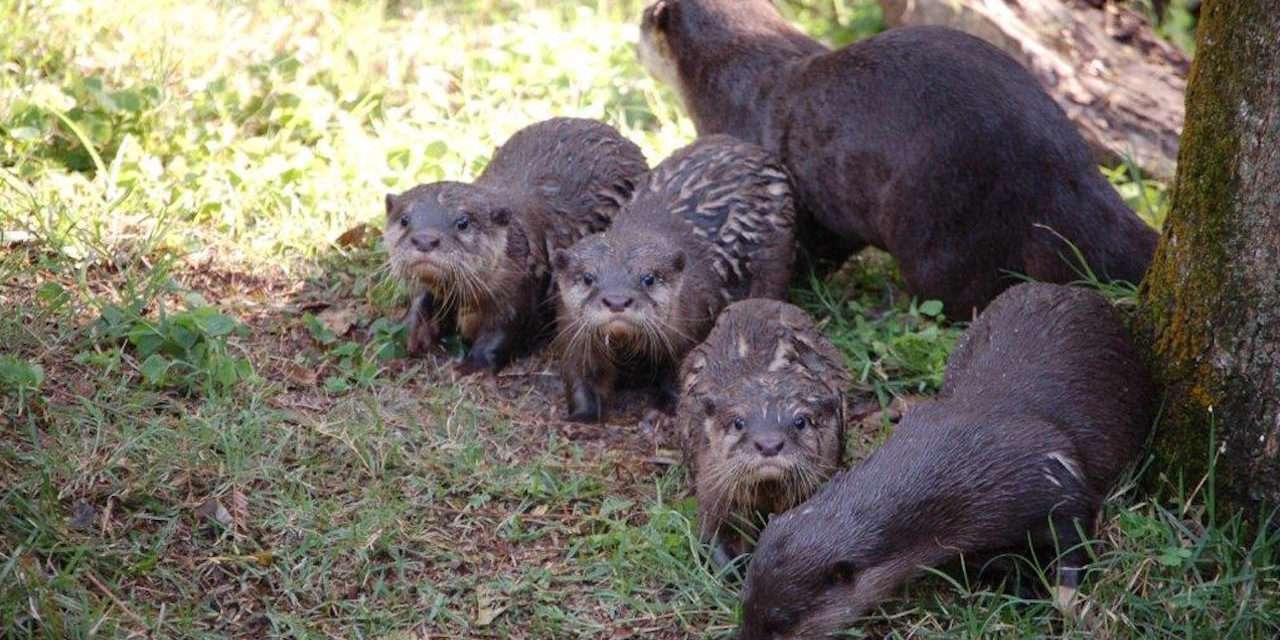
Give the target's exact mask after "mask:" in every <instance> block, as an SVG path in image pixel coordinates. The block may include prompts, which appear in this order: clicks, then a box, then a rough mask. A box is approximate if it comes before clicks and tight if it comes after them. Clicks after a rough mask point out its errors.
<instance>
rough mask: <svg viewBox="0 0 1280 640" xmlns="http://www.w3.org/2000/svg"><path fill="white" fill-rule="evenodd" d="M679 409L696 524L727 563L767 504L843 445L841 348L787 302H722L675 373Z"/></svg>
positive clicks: (817, 472) (777, 501)
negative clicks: (702, 336) (700, 339)
mask: <svg viewBox="0 0 1280 640" xmlns="http://www.w3.org/2000/svg"><path fill="white" fill-rule="evenodd" d="M680 379H681V385H682V389H683V393H682V394H681V396H680V405H679V409H678V410H677V412H676V415H677V420H678V422H679V425H680V431H681V434H682V435H683V437H684V458H685V465H686V466H687V467H688V469H689V481H690V485H692V487H693V489H694V491H695V492H696V493H697V496H698V519H699V531H700V533H701V537H702V540H703V542H706V543H708V544H711V545H712V555H711V558H712V560H713V561H714V562H715V563H716V565H717V566H724V565H725V564H727V563H728V562H729V561H730V560H732V559H733V558H735V557H737V556H739V555H741V554H743V553H745V552H747V551H750V547H749V546H748V545H747V541H746V539H745V538H744V536H743V534H744V533H748V534H750V535H751V537H752V538H754V537H755V532H756V531H757V530H758V528H759V525H760V524H762V523H763V522H764V519H765V518H767V517H768V516H769V514H772V513H781V512H783V511H786V510H787V509H790V508H791V507H793V506H795V505H796V504H799V503H800V502H803V501H804V500H806V499H807V498H808V497H809V495H810V494H812V493H813V492H814V491H815V490H816V489H817V488H818V486H819V485H821V484H822V483H823V482H826V481H827V479H828V478H830V477H831V474H833V473H835V471H836V468H837V467H838V466H839V465H840V464H841V458H842V457H843V453H844V408H845V396H844V390H845V388H846V387H848V385H849V375H848V373H847V372H846V371H845V368H844V357H843V356H842V355H841V354H840V351H839V350H837V349H836V348H835V346H834V345H832V344H831V342H830V341H828V340H827V339H826V338H825V337H824V336H823V335H822V334H821V333H819V332H818V329H817V327H815V326H814V324H813V320H811V319H810V318H809V315H808V314H806V313H805V312H804V311H801V310H800V309H798V308H796V307H794V306H792V305H789V304H787V303H785V302H778V301H774V300H761V299H754V300H744V301H742V302H735V303H733V304H731V305H729V306H728V307H727V308H726V309H725V310H724V311H723V312H722V313H721V314H720V318H719V319H718V320H716V324H715V327H714V328H712V329H711V333H710V334H709V335H708V336H707V339H706V341H705V342H703V343H702V344H700V345H698V346H697V347H696V348H695V349H694V350H693V351H691V352H689V355H688V357H686V358H685V362H684V366H683V367H682V369H681V373H680Z"/></svg>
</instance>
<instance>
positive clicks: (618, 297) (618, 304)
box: [600, 294, 636, 313]
mask: <svg viewBox="0 0 1280 640" xmlns="http://www.w3.org/2000/svg"><path fill="white" fill-rule="evenodd" d="M600 301H601V302H602V303H604V306H605V307H606V308H608V309H609V310H610V311H612V312H614V313H622V312H623V311H626V310H627V309H629V308H631V305H632V304H634V303H635V301H636V299H635V297H634V296H629V295H622V294H608V295H605V296H603V297H601V299H600Z"/></svg>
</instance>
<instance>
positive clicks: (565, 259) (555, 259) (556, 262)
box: [551, 249, 573, 271]
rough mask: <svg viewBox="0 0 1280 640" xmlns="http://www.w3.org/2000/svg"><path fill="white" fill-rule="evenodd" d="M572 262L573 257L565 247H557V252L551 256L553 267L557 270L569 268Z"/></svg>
mask: <svg viewBox="0 0 1280 640" xmlns="http://www.w3.org/2000/svg"><path fill="white" fill-rule="evenodd" d="M570 262H573V257H572V256H570V255H569V252H568V251H565V250H564V249H556V252H555V254H554V255H552V256H551V268H552V269H554V270H556V271H564V270H566V269H568V268H569V263H570Z"/></svg>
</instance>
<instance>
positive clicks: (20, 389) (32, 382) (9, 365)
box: [0, 355, 44, 407]
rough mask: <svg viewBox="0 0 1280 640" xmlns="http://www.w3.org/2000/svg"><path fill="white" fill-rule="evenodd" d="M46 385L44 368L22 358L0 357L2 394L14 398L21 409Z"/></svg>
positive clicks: (0, 387) (0, 390)
mask: <svg viewBox="0 0 1280 640" xmlns="http://www.w3.org/2000/svg"><path fill="white" fill-rule="evenodd" d="M43 384H44V367H41V366H40V365H39V364H36V363H32V362H27V361H26V360H22V359H20V358H16V357H14V356H8V355H0V392H3V393H5V394H9V395H12V396H14V397H15V398H16V399H17V401H18V406H19V407H24V406H26V405H27V404H28V403H29V402H30V400H31V398H32V397H34V396H35V395H36V394H37V393H38V392H39V391H40V386H41V385H43Z"/></svg>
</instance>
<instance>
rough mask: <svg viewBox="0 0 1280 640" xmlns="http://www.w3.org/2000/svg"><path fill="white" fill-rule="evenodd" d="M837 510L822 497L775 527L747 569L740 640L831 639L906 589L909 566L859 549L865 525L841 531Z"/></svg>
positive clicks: (865, 548)
mask: <svg viewBox="0 0 1280 640" xmlns="http://www.w3.org/2000/svg"><path fill="white" fill-rule="evenodd" d="M815 502H816V504H815ZM832 507H833V505H831V504H829V501H826V502H824V501H821V500H815V501H811V502H808V503H805V504H803V505H801V506H799V507H796V508H794V509H792V510H791V511H788V512H787V513H785V514H783V515H782V516H779V517H775V518H773V519H772V520H771V521H770V522H769V526H768V527H766V528H765V530H764V533H763V534H762V535H761V536H760V540H759V542H758V543H757V544H756V551H755V554H754V555H753V557H752V558H751V564H750V565H748V567H747V580H746V583H745V585H744V586H743V592H742V604H743V607H742V627H741V628H740V629H739V630H738V636H737V637H738V640H774V639H783V638H795V639H800V638H804V639H806V640H807V639H809V638H826V637H828V636H831V635H833V634H836V633H839V632H841V631H844V630H847V629H849V628H850V627H852V626H854V625H855V624H857V622H858V618H859V617H861V616H863V615H864V614H866V613H867V612H868V611H870V610H871V609H872V608H874V607H875V606H876V605H877V604H878V603H879V602H881V601H882V600H883V599H884V598H885V597H887V596H888V595H889V594H890V593H891V592H892V590H893V589H894V588H895V587H896V586H897V585H898V583H899V580H900V578H901V577H902V571H903V569H904V567H905V566H906V565H903V566H901V567H899V566H897V565H893V564H886V563H882V562H881V563H877V562H876V561H875V560H873V556H872V555H871V549H870V547H869V546H861V545H858V544H856V541H857V540H858V538H859V537H861V533H862V530H863V529H864V528H865V527H862V526H860V525H859V523H857V522H855V523H853V526H852V529H853V530H849V529H848V528H846V529H844V530H840V531H837V532H833V531H832V515H831V514H830V513H828V511H829V510H830V508H832Z"/></svg>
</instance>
